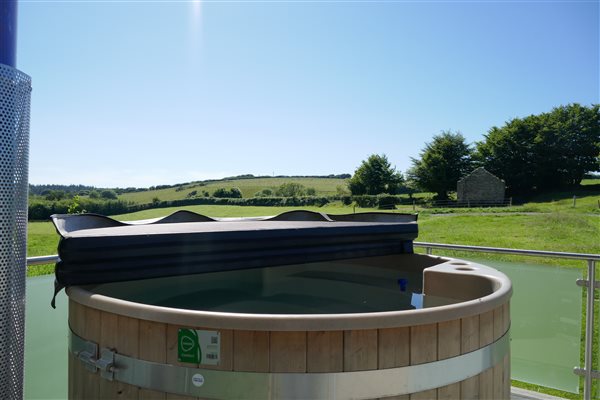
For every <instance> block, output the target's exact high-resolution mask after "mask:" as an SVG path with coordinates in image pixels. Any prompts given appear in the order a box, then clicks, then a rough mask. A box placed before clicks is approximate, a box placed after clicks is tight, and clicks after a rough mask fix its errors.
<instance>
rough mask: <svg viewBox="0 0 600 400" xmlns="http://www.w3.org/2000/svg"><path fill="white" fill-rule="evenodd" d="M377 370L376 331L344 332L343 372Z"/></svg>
mask: <svg viewBox="0 0 600 400" xmlns="http://www.w3.org/2000/svg"><path fill="white" fill-rule="evenodd" d="M371 369H377V329H361V330H353V331H344V371H365V370H371Z"/></svg>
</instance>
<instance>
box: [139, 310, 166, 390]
mask: <svg viewBox="0 0 600 400" xmlns="http://www.w3.org/2000/svg"><path fill="white" fill-rule="evenodd" d="M138 340H139V357H140V359H142V360H146V361H153V362H157V363H163V364H164V363H165V362H166V361H167V325H166V324H163V323H160V322H152V321H145V320H140V322H139V337H138ZM139 399H144V400H146V399H152V400H154V399H156V400H158V399H160V400H164V399H166V394H165V393H163V392H158V391H154V390H149V389H140V391H139Z"/></svg>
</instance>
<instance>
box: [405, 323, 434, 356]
mask: <svg viewBox="0 0 600 400" xmlns="http://www.w3.org/2000/svg"><path fill="white" fill-rule="evenodd" d="M437 347H438V344H437V324H427V325H417V326H411V327H410V364H411V365H415V364H423V363H427V362H431V361H435V360H437Z"/></svg>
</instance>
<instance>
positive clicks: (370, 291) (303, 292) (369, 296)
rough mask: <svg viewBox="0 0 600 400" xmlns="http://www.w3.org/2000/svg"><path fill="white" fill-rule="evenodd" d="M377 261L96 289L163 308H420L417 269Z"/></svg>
mask: <svg viewBox="0 0 600 400" xmlns="http://www.w3.org/2000/svg"><path fill="white" fill-rule="evenodd" d="M375 264H377V265H371V264H369V263H358V262H348V263H344V262H321V263H309V264H302V265H291V266H280V267H270V268H257V269H250V270H241V271H227V272H217V273H209V274H201V275H190V276H183V277H170V278H161V279H150V280H146V281H137V282H122V283H114V284H107V285H101V286H99V287H97V288H96V289H95V291H96V292H98V293H101V294H105V295H108V296H112V297H117V298H121V299H124V300H129V301H134V302H140V303H146V304H152V305H158V306H164V307H171V308H184V309H191V310H205V311H219V312H236V313H261V314H333V313H368V312H379V311H398V310H410V309H414V308H421V307H422V303H423V296H422V295H421V288H422V271H421V270H420V269H415V268H412V269H411V268H403V267H402V265H400V264H399V263H394V262H390V263H387V264H389V265H387V264H386V263H375ZM401 280H402V285H401V284H400V281H401ZM403 286H404V287H403ZM427 298H428V300H431V301H427V304H430V303H432V304H436V305H442V304H451V303H455V302H456V300H453V299H443V298H435V299H434V298H433V297H431V296H427Z"/></svg>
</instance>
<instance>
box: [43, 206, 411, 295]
mask: <svg viewBox="0 0 600 400" xmlns="http://www.w3.org/2000/svg"><path fill="white" fill-rule="evenodd" d="M416 221H417V216H416V215H414V214H392V213H359V214H347V215H331V214H323V213H315V212H310V211H292V212H287V213H283V214H279V215H277V216H274V217H260V218H221V219H219V218H211V217H207V216H204V215H200V214H196V213H193V212H189V211H178V212H175V213H174V214H171V215H169V216H167V217H164V218H161V219H155V220H145V221H133V222H121V221H117V220H114V219H112V218H109V217H105V216H102V215H97V214H76V215H72V214H69V215H64V214H61V215H53V216H52V222H53V223H54V225H55V227H56V230H57V231H58V233H59V235H60V236H61V239H60V242H59V245H58V255H59V257H60V261H59V262H58V263H57V264H56V269H55V274H56V290H55V292H58V291H59V290H60V289H61V288H63V287H65V286H71V285H85V284H97V283H106V282H117V281H126V280H136V279H148V278H158V277H164V276H174V275H188V274H197V273H205V272H215V271H225V270H234V269H244V268H257V267H267V266H276V265H290V264H299V263H306V262H317V261H328V260H339V259H347V258H358V257H368V256H378V255H389V254H398V253H412V252H413V248H412V241H413V240H414V239H415V238H416V237H417V234H418V228H417V224H416Z"/></svg>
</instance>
